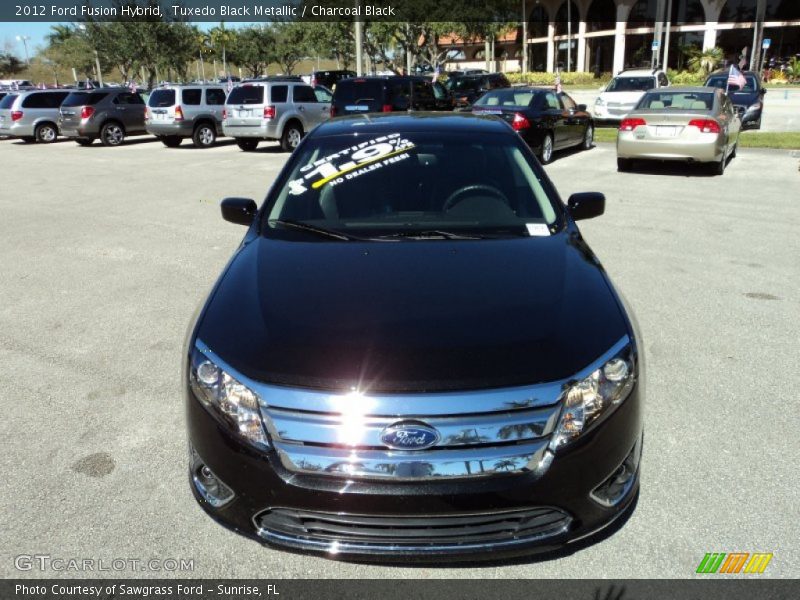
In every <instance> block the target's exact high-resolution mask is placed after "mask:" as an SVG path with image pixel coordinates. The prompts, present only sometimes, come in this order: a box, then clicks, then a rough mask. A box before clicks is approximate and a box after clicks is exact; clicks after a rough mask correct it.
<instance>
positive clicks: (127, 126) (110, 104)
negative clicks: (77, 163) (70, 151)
mask: <svg viewBox="0 0 800 600" xmlns="http://www.w3.org/2000/svg"><path fill="white" fill-rule="evenodd" d="M144 110H145V106H144V100H142V97H141V96H140V95H139V94H138V93H136V92H131V91H130V90H129V89H128V88H123V87H116V88H100V89H95V90H76V91H74V92H72V93H71V94H70V95H69V96H67V99H66V100H64V102H63V103H62V104H61V110H60V113H61V115H60V117H59V122H58V125H59V127H60V129H61V135H63V136H66V137H68V138H70V139H73V140H75V141H76V142H78V143H79V144H80V145H81V146H89V145H91V144H92V142H94V140H95V139H97V138H100V141H101V142H102V143H103V145H104V146H119V145H120V144H122V142H124V141H125V137H126V136H129V135H142V134H144V133H146V132H145V129H144Z"/></svg>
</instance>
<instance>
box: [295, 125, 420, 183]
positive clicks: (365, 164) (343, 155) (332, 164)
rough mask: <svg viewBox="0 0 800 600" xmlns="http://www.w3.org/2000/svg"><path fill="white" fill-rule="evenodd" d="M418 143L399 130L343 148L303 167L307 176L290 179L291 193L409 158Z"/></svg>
mask: <svg viewBox="0 0 800 600" xmlns="http://www.w3.org/2000/svg"><path fill="white" fill-rule="evenodd" d="M412 148H414V143H413V142H411V141H409V140H407V139H405V138H403V137H401V136H400V134H399V133H392V134H390V135H383V136H380V137H377V138H374V139H371V140H367V141H366V142H362V143H360V144H356V145H354V146H350V147H349V148H344V149H342V150H339V151H338V152H336V153H335V154H331V155H329V156H326V157H324V158H320V159H319V160H316V161H314V162H313V163H310V164H307V165H306V166H304V167H302V168H301V169H300V172H301V173H303V176H302V177H300V178H299V179H294V180H292V181H290V182H289V184H288V185H289V193H290V194H292V195H295V196H296V195H299V194H302V193H304V192H306V191H308V187H307V186H309V185H310V186H311V187H312V188H313V189H315V190H317V189H319V188H321V187H322V186H323V185H325V184H326V183H330V184H331V185H337V184H339V183H342V182H343V181H345V180H349V179H353V178H354V177H358V176H359V175H362V174H364V173H368V172H370V171H374V170H375V169H379V168H381V167H383V166H384V165H387V164H391V163H394V162H397V161H398V160H402V159H404V158H408V154H405V152H406V151H407V150H411V149H412Z"/></svg>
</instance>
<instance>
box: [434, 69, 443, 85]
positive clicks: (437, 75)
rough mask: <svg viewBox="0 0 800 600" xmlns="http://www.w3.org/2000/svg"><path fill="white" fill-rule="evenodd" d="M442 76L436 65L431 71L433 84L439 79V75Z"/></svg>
mask: <svg viewBox="0 0 800 600" xmlns="http://www.w3.org/2000/svg"><path fill="white" fill-rule="evenodd" d="M441 74H442V70H441V69H440V68H439V65H436V68H435V69H434V71H433V83H436V80H437V79H439V75H441Z"/></svg>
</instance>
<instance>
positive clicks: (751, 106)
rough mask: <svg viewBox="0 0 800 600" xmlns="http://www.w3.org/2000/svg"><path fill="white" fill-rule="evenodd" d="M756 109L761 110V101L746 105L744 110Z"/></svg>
mask: <svg viewBox="0 0 800 600" xmlns="http://www.w3.org/2000/svg"><path fill="white" fill-rule="evenodd" d="M757 110H761V102H756V103H755V104H751V105H750V106H748V107H747V110H746V111H745V112H756V111H757Z"/></svg>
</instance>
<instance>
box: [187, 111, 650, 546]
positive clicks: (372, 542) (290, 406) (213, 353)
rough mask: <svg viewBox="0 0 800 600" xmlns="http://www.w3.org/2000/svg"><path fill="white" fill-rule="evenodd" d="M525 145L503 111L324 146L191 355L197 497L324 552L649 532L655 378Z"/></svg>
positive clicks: (303, 160) (373, 128) (210, 314)
mask: <svg viewBox="0 0 800 600" xmlns="http://www.w3.org/2000/svg"><path fill="white" fill-rule="evenodd" d="M604 206H605V199H604V197H603V196H602V194H598V193H581V194H574V195H573V196H571V197H570V198H569V201H568V202H567V204H566V205H565V204H563V203H562V202H561V200H560V199H559V197H558V194H557V192H556V190H555V189H554V188H553V185H552V183H551V182H550V180H549V179H548V177H547V175H546V173H545V172H544V170H543V169H542V167H541V165H540V164H539V163H538V162H537V161H536V159H535V157H534V156H533V154H532V152H531V150H530V148H529V147H528V146H527V145H526V144H524V143H523V142H522V140H521V139H520V138H519V136H517V135H516V134H515V133H514V132H513V131H512V130H511V129H510V128H509V127H508V126H507V125H505V124H503V123H501V122H499V121H498V120H497V119H494V118H490V117H478V116H474V115H470V114H458V113H456V114H454V113H449V114H445V113H416V114H411V115H409V114H397V113H396V114H392V113H387V114H385V115H383V114H370V115H357V116H352V117H342V118H335V119H331V120H330V121H327V122H326V123H323V124H322V125H320V126H318V127H317V128H315V129H314V130H313V131H311V132H309V134H308V135H307V136H306V137H305V138H304V140H303V141H302V142H301V144H300V145H299V146H298V147H297V149H296V150H295V151H294V152H293V153H292V155H291V157H290V158H289V160H288V162H287V163H286V165H285V167H284V168H283V170H282V172H281V173H280V174H279V176H278V178H277V179H276V181H275V183H274V184H273V185H272V187H271V189H270V191H269V193H268V195H267V197H266V199H265V201H264V203H263V204H262V206H261V207H260V208H257V207H256V203H255V202H254V201H253V200H249V199H244V198H229V199H226V200H224V201H223V203H222V214H223V217H224V218H225V219H227V220H228V221H231V222H234V223H240V224H242V225H245V226H246V227H247V231H246V233H245V235H244V239H243V240H242V243H241V245H240V246H239V248H238V249H237V250H236V252H235V254H234V256H233V258H232V259H231V260H230V262H229V263H228V265H227V267H226V268H225V270H224V272H223V273H222V275H221V276H220V278H219V280H218V281H217V283H216V285H215V287H214V289H213V291H212V292H211V294H210V295H209V297H208V299H207V300H206V301H205V303H204V305H203V307H202V309H201V310H200V312H199V314H198V315H197V316H196V320H195V322H194V324H193V326H192V329H191V334H190V336H189V337H188V340H187V346H186V348H185V353H184V356H183V358H184V392H185V401H186V409H187V423H188V428H189V432H188V433H189V435H188V438H189V443H190V452H189V455H190V461H189V475H190V480H191V487H192V490H193V492H194V494H195V497H196V498H197V500H198V501H199V503H200V505H201V506H202V507H203V508H204V509H205V510H206V511H207V513H208V514H209V515H211V516H212V517H213V518H214V519H216V520H218V521H219V522H221V523H223V524H225V525H227V526H228V527H230V528H231V529H233V530H235V531H238V532H239V533H242V534H245V535H248V536H251V537H252V538H255V539H257V540H261V541H263V542H266V543H269V544H273V545H276V546H282V547H288V548H293V549H299V550H305V551H313V552H319V553H323V554H324V555H326V556H329V557H339V558H342V557H344V558H352V557H355V558H359V559H370V558H376V559H380V560H403V561H408V560H422V561H440V560H443V559H448V558H449V559H465V558H466V559H493V560H496V559H498V558H500V557H503V556H514V555H519V554H526V553H530V552H536V551H539V552H541V551H548V550H553V549H556V548H560V547H563V546H566V545H568V544H570V543H572V542H574V541H576V540H579V539H581V538H584V537H585V536H588V535H591V534H593V533H594V532H596V531H598V530H600V529H602V528H604V527H605V526H607V525H608V524H609V523H611V522H612V521H614V520H616V519H618V518H621V517H622V518H624V517H625V516H626V515H628V514H630V512H631V511H632V510H633V507H634V506H635V500H636V497H637V491H638V485H639V457H640V453H641V446H642V401H643V396H644V387H643V381H644V364H643V362H642V360H641V354H640V353H641V348H642V345H641V339H640V337H639V335H638V333H637V331H636V328H635V326H634V321H633V320H632V318H631V316H630V312H629V311H628V310H627V309H626V307H625V305H624V303H623V300H622V298H621V297H620V296H619V295H618V294H617V292H616V291H615V289H614V287H613V285H612V284H611V281H610V280H609V278H608V276H607V274H606V273H605V271H604V270H603V268H602V266H601V265H600V263H599V261H598V259H597V257H596V256H595V255H594V254H593V252H592V250H591V249H590V248H589V246H588V245H587V244H586V242H585V241H584V239H583V238H582V236H581V232H580V231H579V229H578V227H577V225H576V223H575V222H576V221H577V220H578V219H587V218H591V217H595V216H598V215H600V214H602V212H603V210H604Z"/></svg>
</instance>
